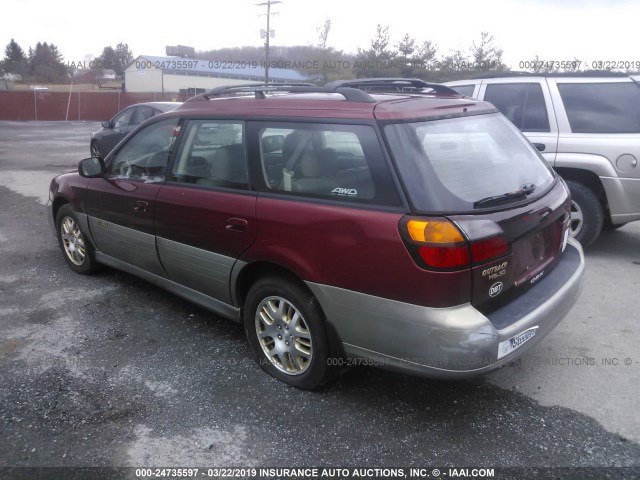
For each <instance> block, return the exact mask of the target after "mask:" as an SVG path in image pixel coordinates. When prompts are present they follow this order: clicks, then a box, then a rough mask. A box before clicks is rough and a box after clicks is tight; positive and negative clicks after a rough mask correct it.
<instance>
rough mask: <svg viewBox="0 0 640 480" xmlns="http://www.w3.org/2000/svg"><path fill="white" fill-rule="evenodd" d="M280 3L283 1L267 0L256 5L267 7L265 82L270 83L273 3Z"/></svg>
mask: <svg viewBox="0 0 640 480" xmlns="http://www.w3.org/2000/svg"><path fill="white" fill-rule="evenodd" d="M278 3H282V2H281V1H280V0H267V1H266V2H264V3H257V4H256V5H257V6H259V7H264V6H265V5H266V7H267V30H266V31H265V34H264V36H265V42H264V60H265V64H264V83H269V38H270V37H271V15H272V13H271V5H276V4H278ZM273 15H275V14H273Z"/></svg>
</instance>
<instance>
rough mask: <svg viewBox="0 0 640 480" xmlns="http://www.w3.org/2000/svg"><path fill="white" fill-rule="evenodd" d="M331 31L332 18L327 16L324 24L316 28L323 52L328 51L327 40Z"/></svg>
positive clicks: (319, 44)
mask: <svg viewBox="0 0 640 480" xmlns="http://www.w3.org/2000/svg"><path fill="white" fill-rule="evenodd" d="M330 31H331V19H329V18H326V19H325V20H324V24H323V25H322V26H321V27H318V28H316V32H318V46H319V47H320V50H322V51H323V52H325V51H327V41H328V39H329V32H330Z"/></svg>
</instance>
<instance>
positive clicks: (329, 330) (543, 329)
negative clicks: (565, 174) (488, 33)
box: [49, 79, 584, 389]
mask: <svg viewBox="0 0 640 480" xmlns="http://www.w3.org/2000/svg"><path fill="white" fill-rule="evenodd" d="M49 208H50V212H49V219H50V222H51V223H52V225H53V226H54V227H55V232H56V236H57V238H58V240H59V243H60V247H61V249H62V252H63V254H64V258H65V260H66V261H67V263H68V265H69V266H70V267H71V269H73V270H74V271H76V272H78V273H90V272H92V271H93V270H94V269H95V268H96V267H98V265H99V264H102V265H108V266H110V267H114V268H117V269H120V270H123V271H125V272H129V273H131V274H133V275H137V276H139V277H141V278H143V279H145V280H147V281H149V282H151V283H153V284H155V285H158V286H160V287H163V288H165V289H167V290H169V291H170V292H172V293H174V294H176V295H178V296H181V297H184V298H186V299H188V300H191V301H192V302H194V303H196V304H198V305H200V306H202V307H204V308H206V309H208V310H210V311H212V312H214V313H216V314H218V315H221V316H224V317H228V318H230V319H232V320H235V321H237V322H242V323H243V324H244V328H245V331H246V334H247V337H248V340H249V343H250V344H251V346H252V348H253V350H254V351H255V354H256V356H257V359H258V363H259V364H260V365H261V366H262V367H263V368H264V369H265V370H266V371H267V372H268V373H270V374H271V375H273V376H275V377H277V378H279V379H280V380H283V381H284V382H286V383H289V384H291V385H294V386H296V387H299V388H306V389H311V388H317V387H319V386H320V385H322V384H323V383H325V382H326V381H327V380H329V379H331V378H332V376H333V374H334V373H335V371H336V370H338V368H336V367H339V366H340V365H345V364H353V363H363V364H369V365H378V366H381V367H385V368H392V369H398V370H402V371H408V372H413V373H416V374H424V375H428V376H435V377H448V378H461V377H464V376H468V375H476V374H481V373H485V372H488V371H490V370H492V369H495V368H497V367H499V366H501V365H504V364H505V363H508V362H512V361H513V360H514V359H515V358H517V357H518V356H520V355H521V354H522V353H523V352H525V351H526V350H527V349H529V348H530V347H531V346H533V345H534V344H535V343H536V342H538V341H539V340H541V339H542V338H543V337H544V336H545V335H546V334H547V333H549V331H550V330H551V329H552V328H553V327H554V326H555V325H556V324H557V323H558V322H559V321H560V320H561V319H562V318H563V317H564V315H565V314H566V313H567V312H568V311H569V310H570V308H571V307H572V306H573V304H574V303H575V302H576V300H577V298H578V295H579V293H580V290H581V284H582V273H583V270H584V259H583V255H582V250H581V247H580V245H579V244H578V243H577V242H575V241H574V240H572V239H570V238H569V236H568V228H569V220H570V208H571V202H570V198H569V194H568V190H567V187H566V185H565V184H564V182H563V181H562V179H561V178H560V177H558V176H557V175H556V174H555V173H554V172H553V170H552V169H551V168H549V166H548V165H547V164H546V163H545V161H544V160H543V159H542V158H541V157H540V155H539V154H538V152H537V151H536V149H535V148H534V147H533V146H532V145H531V144H530V143H529V142H528V141H527V140H526V138H524V137H523V136H522V134H521V133H520V132H519V131H518V130H517V129H516V128H515V127H514V126H513V125H512V124H511V123H510V122H509V121H508V120H507V119H506V118H505V117H503V115H502V114H501V113H499V112H498V111H497V110H496V109H495V108H494V107H493V106H491V105H490V104H488V103H484V102H480V101H476V100H471V99H469V98H466V97H463V96H461V95H459V94H457V93H456V92H455V91H453V90H451V89H450V88H448V87H445V86H442V85H437V84H428V83H425V82H423V81H421V80H406V79H364V80H351V81H338V82H332V83H330V84H327V85H325V86H324V87H316V86H312V85H300V84H298V85H273V84H268V85H246V86H234V87H223V88H217V89H214V90H212V91H210V92H208V93H206V94H203V95H199V96H196V97H193V98H191V99H190V100H188V101H187V102H185V103H184V104H183V105H182V106H180V107H178V108H177V109H176V110H174V111H173V112H169V113H165V114H161V115H158V116H155V117H153V118H152V119H150V120H148V121H147V122H145V123H144V124H142V125H141V126H140V127H138V128H137V129H136V130H135V131H134V132H132V133H131V134H129V135H128V136H127V137H126V138H125V139H124V140H123V141H122V142H120V143H119V144H118V145H117V146H116V148H115V149H114V150H113V151H112V152H111V153H110V154H109V155H108V156H107V157H106V158H104V159H102V158H89V159H85V160H83V161H82V162H80V164H79V171H78V173H69V174H65V175H61V176H58V177H56V178H55V179H53V181H52V183H51V189H50V198H49Z"/></svg>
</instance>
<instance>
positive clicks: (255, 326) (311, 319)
mask: <svg viewBox="0 0 640 480" xmlns="http://www.w3.org/2000/svg"><path fill="white" fill-rule="evenodd" d="M244 329H245V332H246V334H247V338H248V340H249V343H250V344H251V347H252V348H253V351H254V353H255V354H256V357H257V360H258V363H259V364H260V366H261V367H262V368H263V369H264V370H265V371H266V372H267V373H269V374H270V375H272V376H274V377H275V378H277V379H279V380H282V381H283V382H285V383H288V384H289V385H292V386H294V387H297V388H302V389H305V390H313V389H316V388H319V387H320V386H322V385H323V384H324V383H325V382H326V381H327V380H329V379H330V372H331V370H332V369H330V368H329V364H328V363H329V344H328V340H327V334H326V329H325V326H324V315H323V313H322V310H321V309H320V306H319V305H318V302H317V300H316V299H315V297H314V296H313V295H312V294H311V293H310V292H308V291H307V290H306V289H304V288H303V287H302V286H301V285H299V284H298V283H296V282H294V281H292V280H290V279H288V278H285V277H277V276H273V277H264V278H261V279H260V280H258V281H257V282H256V283H255V284H254V285H253V286H252V287H251V289H250V290H249V293H248V294H247V298H246V303H245V309H244Z"/></svg>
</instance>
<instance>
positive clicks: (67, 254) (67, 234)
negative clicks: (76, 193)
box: [56, 204, 98, 275]
mask: <svg viewBox="0 0 640 480" xmlns="http://www.w3.org/2000/svg"><path fill="white" fill-rule="evenodd" d="M56 237H57V238H58V245H60V250H62V255H63V257H64V259H65V260H66V262H67V264H68V265H69V267H70V268H71V270H73V271H74V272H76V273H81V274H83V275H88V274H91V273H93V272H95V271H96V270H98V264H97V263H96V261H95V252H94V250H93V245H91V242H90V241H89V240H88V239H87V236H86V235H85V234H84V232H83V231H82V230H81V229H80V224H79V223H78V220H77V217H76V214H75V212H74V211H73V208H71V205H69V204H66V205H63V206H62V207H60V210H58V213H57V215H56Z"/></svg>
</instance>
